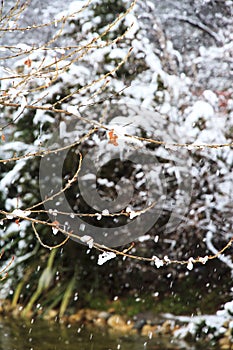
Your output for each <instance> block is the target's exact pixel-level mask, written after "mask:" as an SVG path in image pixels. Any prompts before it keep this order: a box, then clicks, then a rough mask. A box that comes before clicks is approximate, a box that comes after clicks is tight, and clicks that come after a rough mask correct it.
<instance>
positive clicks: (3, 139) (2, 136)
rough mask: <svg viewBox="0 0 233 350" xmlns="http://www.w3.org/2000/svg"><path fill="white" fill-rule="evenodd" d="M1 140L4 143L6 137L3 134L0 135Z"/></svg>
mask: <svg viewBox="0 0 233 350" xmlns="http://www.w3.org/2000/svg"><path fill="white" fill-rule="evenodd" d="M1 140H2V142H5V141H6V137H5V135H4V134H2V135H1Z"/></svg>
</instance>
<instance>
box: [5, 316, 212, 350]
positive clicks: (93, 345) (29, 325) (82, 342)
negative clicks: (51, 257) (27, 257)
mask: <svg viewBox="0 0 233 350" xmlns="http://www.w3.org/2000/svg"><path fill="white" fill-rule="evenodd" d="M66 349H69V350H204V349H205V350H206V349H208V347H207V346H206V345H205V346H203V347H202V346H201V345H200V344H198V345H194V344H193V345H192V344H187V343H186V342H184V341H182V340H180V341H178V340H177V341H174V340H171V339H170V338H160V337H155V338H153V339H148V338H147V337H142V336H139V335H135V336H119V335H116V334H110V333H109V332H108V331H107V330H95V329H93V328H87V327H80V326H78V325H59V324H56V323H48V322H45V321H40V320H33V319H32V320H31V321H27V322H24V321H22V319H12V318H11V319H9V318H5V319H3V318H1V319H0V350H66Z"/></svg>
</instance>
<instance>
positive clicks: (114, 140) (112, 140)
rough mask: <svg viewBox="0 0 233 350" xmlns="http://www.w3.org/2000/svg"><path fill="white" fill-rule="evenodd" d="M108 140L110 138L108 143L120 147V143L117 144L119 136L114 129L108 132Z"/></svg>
mask: <svg viewBox="0 0 233 350" xmlns="http://www.w3.org/2000/svg"><path fill="white" fill-rule="evenodd" d="M108 138H109V141H108V143H111V144H112V145H114V146H118V142H117V139H118V136H117V135H116V134H115V133H114V129H112V130H110V131H109V132H108Z"/></svg>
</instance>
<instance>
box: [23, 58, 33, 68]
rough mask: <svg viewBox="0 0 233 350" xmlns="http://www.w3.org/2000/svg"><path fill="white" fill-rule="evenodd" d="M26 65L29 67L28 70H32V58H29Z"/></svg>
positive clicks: (25, 62)
mask: <svg viewBox="0 0 233 350" xmlns="http://www.w3.org/2000/svg"><path fill="white" fill-rule="evenodd" d="M24 64H25V65H26V66H28V68H30V67H31V65H32V61H31V60H30V58H28V59H27V60H26V61H24Z"/></svg>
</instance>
